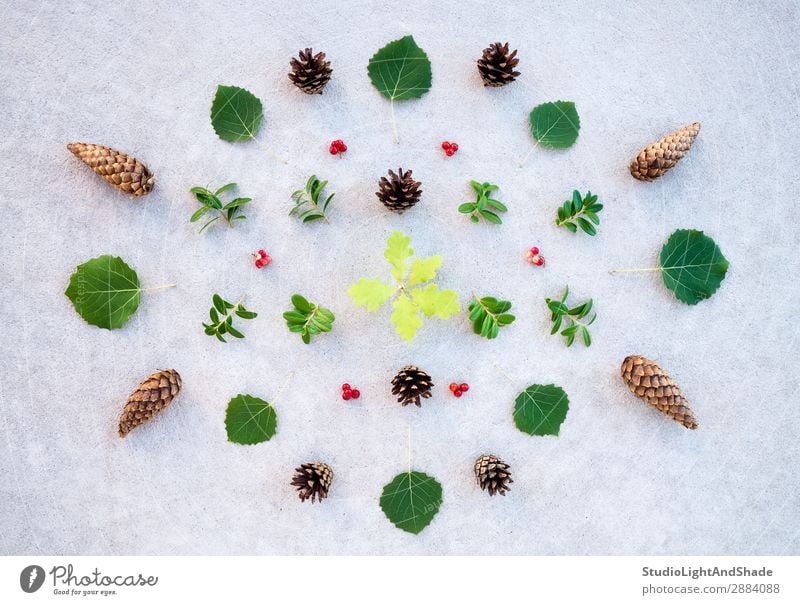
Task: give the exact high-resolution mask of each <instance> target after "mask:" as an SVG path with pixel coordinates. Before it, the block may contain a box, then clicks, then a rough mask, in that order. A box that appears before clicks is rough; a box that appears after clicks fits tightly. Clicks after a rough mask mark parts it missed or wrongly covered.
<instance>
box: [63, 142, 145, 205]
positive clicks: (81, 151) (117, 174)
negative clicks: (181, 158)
mask: <svg viewBox="0 0 800 605" xmlns="http://www.w3.org/2000/svg"><path fill="white" fill-rule="evenodd" d="M67 149H69V150H70V151H71V152H72V153H73V154H75V157H77V158H78V159H79V160H81V161H82V162H83V163H84V164H86V165H87V166H88V167H89V168H91V169H92V170H94V172H95V174H96V175H98V176H100V177H102V178H103V179H104V180H105V181H106V182H107V183H108V184H109V185H111V186H113V187H116V188H117V189H119V190H120V191H123V192H125V193H128V194H130V195H132V196H133V197H139V196H142V195H147V194H148V193H150V192H151V191H152V190H153V186H154V185H155V182H156V177H155V176H153V173H152V172H150V170H148V168H147V166H145V165H144V164H142V163H141V162H140V161H139V160H137V159H136V158H135V157H133V156H130V155H127V154H125V153H122V152H121V151H117V150H116V149H111V147H104V146H103V145H94V144H92V143H70V144H68V145H67Z"/></svg>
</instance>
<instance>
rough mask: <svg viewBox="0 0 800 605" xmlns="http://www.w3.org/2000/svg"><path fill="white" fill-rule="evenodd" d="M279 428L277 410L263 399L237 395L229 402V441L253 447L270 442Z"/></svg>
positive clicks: (226, 427) (227, 414)
mask: <svg viewBox="0 0 800 605" xmlns="http://www.w3.org/2000/svg"><path fill="white" fill-rule="evenodd" d="M277 428H278V417H277V415H276V413H275V409H274V408H273V407H272V406H271V405H270V404H269V403H268V402H266V401H264V400H263V399H259V398H258V397H253V396H252V395H237V396H236V397H234V398H233V399H231V400H230V401H229V402H228V409H227V411H226V412H225V430H226V431H227V433H228V441H231V442H233V443H241V444H244V445H252V444H255V443H261V442H263V441H269V440H270V439H272V437H273V436H274V435H275V433H276V431H277Z"/></svg>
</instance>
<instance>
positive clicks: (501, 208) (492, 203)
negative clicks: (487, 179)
mask: <svg viewBox="0 0 800 605" xmlns="http://www.w3.org/2000/svg"><path fill="white" fill-rule="evenodd" d="M486 202H487V203H488V204H489V205H490V206H491V207H492V208H494V209H495V210H498V211H500V212H508V208H507V207H506V205H505V204H503V203H502V202H500V201H498V200H493V199H491V198H490V199H487V200H486Z"/></svg>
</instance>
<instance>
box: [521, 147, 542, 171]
mask: <svg viewBox="0 0 800 605" xmlns="http://www.w3.org/2000/svg"><path fill="white" fill-rule="evenodd" d="M538 146H539V141H536V143H535V144H534V146H533V147H531V148H530V150H529V151H528V153H526V154H525V157H524V158H522V159H521V160H520V162H519V167H520V168H522V167H523V166H524V165H525V163H526V162H527V161H528V158H529V157H531V154H532V153H533V150H534V149H536V148H537V147H538Z"/></svg>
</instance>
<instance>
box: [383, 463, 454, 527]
mask: <svg viewBox="0 0 800 605" xmlns="http://www.w3.org/2000/svg"><path fill="white" fill-rule="evenodd" d="M380 505H381V510H382V511H383V514H385V515H386V518H387V519H389V521H391V522H392V523H394V524H395V526H397V527H398V528H400V529H402V530H404V531H407V532H410V533H412V534H418V533H419V532H421V531H422V530H423V529H425V528H426V527H427V526H428V525H429V524H430V522H431V521H432V520H433V518H434V516H436V513H438V512H439V507H440V506H441V505H442V486H441V484H440V483H439V482H438V481H437V480H436V479H434V478H433V477H431V476H429V475H426V474H425V473H421V472H419V471H412V470H409V471H407V472H405V473H400V474H399V475H397V476H396V477H395V478H394V479H392V481H391V482H390V483H389V484H388V485H386V486H385V487H384V488H383V493H382V494H381V499H380Z"/></svg>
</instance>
